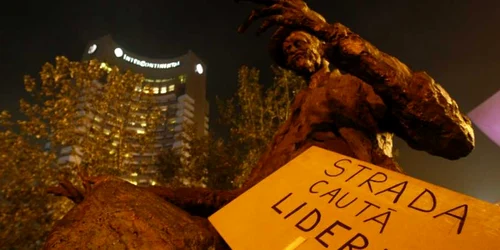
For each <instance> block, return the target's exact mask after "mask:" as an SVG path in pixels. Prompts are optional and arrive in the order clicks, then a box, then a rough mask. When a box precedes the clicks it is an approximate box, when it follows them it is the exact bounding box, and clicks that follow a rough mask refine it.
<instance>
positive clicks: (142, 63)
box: [114, 48, 181, 69]
mask: <svg viewBox="0 0 500 250" xmlns="http://www.w3.org/2000/svg"><path fill="white" fill-rule="evenodd" d="M114 52H115V56H116V57H121V58H122V59H123V60H125V61H127V62H129V63H133V64H135V65H137V66H140V67H144V68H152V69H171V68H175V67H178V66H179V65H181V62H180V61H175V62H170V63H152V62H147V61H144V60H139V59H137V58H134V57H131V56H129V55H127V54H125V53H123V50H122V49H120V48H116V49H115V51H114Z"/></svg>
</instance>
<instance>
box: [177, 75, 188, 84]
mask: <svg viewBox="0 0 500 250" xmlns="http://www.w3.org/2000/svg"><path fill="white" fill-rule="evenodd" d="M186 80H187V76H186V75H180V76H179V81H180V82H181V83H185V82H186Z"/></svg>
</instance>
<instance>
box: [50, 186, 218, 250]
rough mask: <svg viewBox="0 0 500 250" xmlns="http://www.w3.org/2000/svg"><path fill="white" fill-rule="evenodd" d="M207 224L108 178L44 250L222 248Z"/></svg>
mask: <svg viewBox="0 0 500 250" xmlns="http://www.w3.org/2000/svg"><path fill="white" fill-rule="evenodd" d="M222 244H223V242H222V240H221V239H220V238H219V236H218V234H217V233H216V232H215V231H214V229H213V228H212V227H211V225H210V223H209V222H208V221H207V220H206V219H204V218H200V217H194V216H191V215H189V214H188V213H186V212H184V211H182V210H181V209H179V208H177V207H176V206H174V205H172V204H170V203H168V202H166V201H165V200H163V199H161V198H159V197H158V196H156V195H154V194H151V193H148V192H144V191H143V190H142V189H140V188H138V187H136V186H134V185H132V184H129V183H128V182H125V181H122V180H117V179H113V178H108V179H105V181H103V182H102V183H97V184H96V186H95V187H94V189H93V191H92V192H91V194H90V195H88V196H87V197H85V199H84V200H83V202H81V203H80V204H78V205H77V206H75V207H74V208H73V209H72V210H71V211H70V212H69V213H68V214H67V215H66V216H65V217H64V219H62V220H61V221H59V222H58V223H57V224H56V226H55V227H54V228H53V230H52V232H51V234H50V235H49V237H48V239H47V241H46V242H45V247H44V249H200V250H207V249H226V248H225V247H224V246H223V245H222Z"/></svg>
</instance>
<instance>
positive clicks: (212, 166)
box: [159, 66, 305, 190]
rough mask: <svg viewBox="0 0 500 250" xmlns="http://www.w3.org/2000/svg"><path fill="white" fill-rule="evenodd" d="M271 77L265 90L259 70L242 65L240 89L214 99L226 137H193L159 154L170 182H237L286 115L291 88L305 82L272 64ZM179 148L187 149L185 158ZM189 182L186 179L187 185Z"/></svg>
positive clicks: (225, 184) (215, 184) (230, 184)
mask: <svg viewBox="0 0 500 250" xmlns="http://www.w3.org/2000/svg"><path fill="white" fill-rule="evenodd" d="M272 70H273V73H274V82H273V84H272V85H271V86H269V87H268V88H267V89H264V85H263V84H261V83H260V82H259V74H260V72H259V70H257V69H256V68H250V67H247V66H242V67H241V68H240V69H239V72H238V89H237V91H236V93H235V94H234V96H233V97H232V98H230V99H228V100H225V101H221V100H219V99H218V108H219V112H220V114H221V122H222V124H223V125H225V126H227V127H229V131H230V136H229V138H225V139H222V138H217V137H216V136H214V135H209V136H196V135H195V132H194V130H193V129H192V128H190V127H187V128H186V129H185V133H186V135H187V137H188V138H192V139H191V140H190V143H189V145H190V146H189V147H188V148H185V149H184V151H176V150H172V149H168V150H165V151H164V152H163V154H162V155H161V157H160V158H159V165H160V169H161V170H160V171H161V172H162V174H163V176H164V178H165V180H166V181H167V182H168V183H169V185H171V186H184V185H188V186H201V187H209V188H214V189H221V190H227V189H231V188H234V187H236V186H239V185H241V183H242V182H243V181H244V180H245V178H246V176H247V175H248V173H249V172H250V170H251V167H252V166H254V165H255V163H256V162H257V160H258V158H259V157H260V155H261V154H262V153H263V152H264V150H265V149H266V147H265V146H263V145H268V144H269V142H270V141H271V139H272V137H273V135H274V133H275V132H276V131H277V129H278V127H279V126H280V125H281V124H282V123H283V122H284V121H285V120H286V119H288V117H289V115H290V113H289V112H290V103H291V102H292V100H293V98H294V96H295V93H298V92H299V90H300V89H302V88H304V87H305V82H304V80H303V79H302V78H300V77H298V76H296V75H295V74H294V73H293V72H292V71H289V70H284V69H282V68H279V67H276V66H273V67H272ZM182 152H185V153H187V154H186V155H187V156H186V157H185V160H186V161H185V162H183V161H181V158H182V154H183V153H182ZM188 183H189V184H188Z"/></svg>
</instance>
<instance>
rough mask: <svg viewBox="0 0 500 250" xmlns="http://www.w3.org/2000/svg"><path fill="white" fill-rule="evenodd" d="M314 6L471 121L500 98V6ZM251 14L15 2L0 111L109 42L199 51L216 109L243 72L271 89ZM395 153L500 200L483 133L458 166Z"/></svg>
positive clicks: (363, 2) (359, 2)
mask: <svg viewBox="0 0 500 250" xmlns="http://www.w3.org/2000/svg"><path fill="white" fill-rule="evenodd" d="M375 2H376V3H375ZM486 2H489V3H486ZM16 4H17V6H15V5H16ZM309 6H310V7H311V8H312V9H315V10H318V12H319V13H321V14H323V16H325V18H326V19H327V20H328V21H329V22H334V21H338V22H341V23H343V24H345V25H346V26H348V27H350V28H351V29H352V30H353V31H354V32H356V33H358V34H360V35H361V36H362V37H364V38H365V39H367V40H368V41H370V42H371V43H372V44H374V45H375V46H377V47H378V48H379V49H381V50H382V51H384V52H387V53H389V54H391V55H393V56H396V57H398V58H399V59H400V60H401V61H402V62H404V63H406V64H407V65H409V66H410V67H411V68H412V69H414V70H425V71H427V72H428V73H429V74H430V75H431V76H432V77H434V78H435V79H436V81H437V82H439V83H441V84H442V85H443V86H444V87H445V89H447V90H448V92H449V93H450V94H451V96H452V97H454V98H455V99H456V100H457V102H458V104H459V105H460V107H461V109H462V111H463V112H465V113H467V112H469V111H470V110H472V109H473V108H474V107H475V106H477V105H479V104H480V103H481V102H483V101H484V100H485V99H487V98H488V97H489V96H491V95H492V94H493V93H494V92H496V91H498V90H500V83H499V80H498V78H499V74H498V73H499V72H500V59H499V58H500V42H499V38H500V29H499V28H498V24H500V13H498V10H499V9H500V1H485V0H483V1H472V0H462V1H453V0H439V1H435V0H431V1H422V0H412V1H404V0H403V1H392V0H386V1H367V0H349V1H332V0H312V1H309ZM252 7H253V5H250V4H236V3H234V2H233V1H232V0H224V1H223V0H216V1H214V0H211V1H208V0H182V1H179V0H175V1H174V0H164V1H154V0H150V1H137V0H134V1H131V0H121V1H113V0H108V1H36V3H28V2H22V1H14V2H9V5H7V6H4V7H3V8H2V12H1V15H0V60H1V65H2V67H0V109H1V110H3V109H9V110H15V109H17V105H18V100H19V98H20V97H22V96H23V82H22V78H23V75H24V74H37V72H38V71H39V70H40V67H41V66H42V64H43V63H44V62H46V61H53V60H54V58H55V56H57V55H65V56H67V57H69V58H70V59H71V60H80V58H81V56H82V54H83V52H84V51H85V50H86V48H85V46H86V44H87V42H88V41H90V40H92V39H96V38H99V37H101V36H103V35H106V34H111V35H112V36H113V38H114V40H115V41H116V42H117V43H118V44H120V45H121V46H122V47H123V48H125V49H126V50H129V51H131V52H133V53H136V54H139V55H143V56H147V57H152V58H169V57H173V56H178V55H182V54H184V53H185V52H187V50H188V49H191V50H192V51H194V52H195V53H196V54H197V55H198V56H199V57H200V58H202V60H204V62H205V63H206V64H207V65H208V68H207V70H208V72H207V74H208V75H207V77H208V93H207V96H208V98H209V100H210V102H211V103H212V104H213V105H212V107H215V105H214V103H215V101H214V100H215V96H216V95H219V96H221V97H223V98H226V97H229V96H230V95H231V94H232V93H233V92H234V91H235V89H236V86H237V81H236V80H237V69H238V67H239V66H240V65H242V64H247V65H250V66H256V67H258V68H260V69H261V70H262V73H263V77H262V78H263V79H262V82H270V79H271V78H270V75H271V74H270V69H269V66H270V64H271V60H270V58H269V56H268V54H267V50H266V48H267V43H268V41H269V36H270V34H271V33H267V34H266V35H263V36H262V37H255V36H254V34H253V33H252V32H253V31H254V29H251V30H250V31H252V32H249V33H247V34H244V35H242V34H238V33H237V32H236V28H237V26H238V25H239V24H240V22H241V21H243V20H244V18H245V17H246V16H247V15H248V13H249V11H250V10H251V9H252ZM214 113H215V110H212V114H214ZM214 118H215V117H211V120H212V121H213V120H214ZM396 147H398V148H400V151H401V153H400V158H401V159H400V163H401V165H402V166H403V168H404V169H405V171H406V172H407V173H408V174H409V175H411V176H413V177H416V178H419V179H422V180H425V181H428V182H431V183H434V184H437V185H440V186H444V187H447V188H449V189H452V190H455V191H458V192H462V193H465V194H468V195H471V196H475V197H477V198H480V199H483V200H487V201H491V202H493V201H498V200H500V189H499V188H500V165H499V163H498V160H499V155H500V148H499V147H497V146H496V145H495V144H493V142H491V141H490V140H489V139H487V138H486V136H485V135H484V134H483V133H482V132H481V131H479V130H478V129H476V149H475V150H474V151H473V153H472V154H471V155H469V156H468V157H467V158H465V159H460V160H457V161H448V160H444V159H441V158H438V157H433V156H430V155H427V154H426V153H423V152H417V151H415V150H411V149H409V148H408V147H407V146H406V144H405V143H404V142H401V141H397V142H396Z"/></svg>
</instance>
